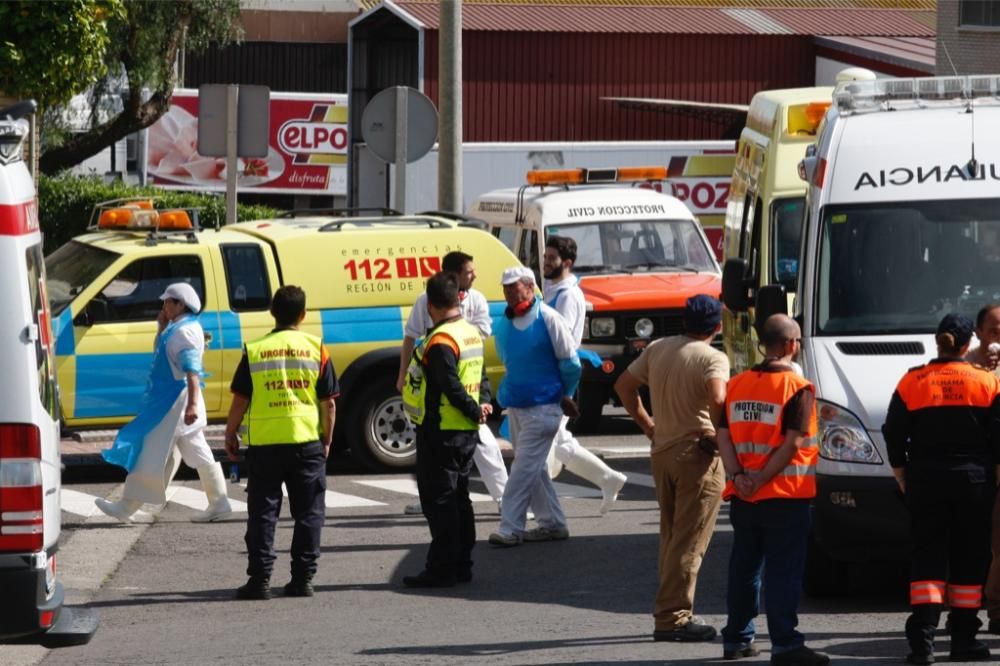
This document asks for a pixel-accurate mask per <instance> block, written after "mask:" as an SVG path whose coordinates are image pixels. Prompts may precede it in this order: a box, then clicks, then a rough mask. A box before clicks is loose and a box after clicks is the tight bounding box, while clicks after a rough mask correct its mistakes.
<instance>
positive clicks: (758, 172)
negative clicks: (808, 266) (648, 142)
mask: <svg viewBox="0 0 1000 666" xmlns="http://www.w3.org/2000/svg"><path fill="white" fill-rule="evenodd" d="M832 94H833V88H827V87H817V88H795V89H791V90H766V91H763V92H759V93H757V94H756V95H754V97H753V100H752V101H751V102H750V111H749V112H748V114H747V126H746V127H745V128H744V129H743V132H742V133H741V134H740V141H739V145H738V146H737V153H736V166H735V168H734V170H733V182H732V185H731V186H730V190H729V205H728V206H727V208H726V221H725V236H724V244H723V253H724V260H725V261H724V264H723V274H724V275H726V276H729V278H728V279H727V280H724V282H723V284H724V285H726V284H729V285H731V286H732V287H733V291H734V292H735V293H734V294H730V295H727V294H726V292H725V287H724V288H723V298H724V300H725V302H726V309H725V311H724V312H723V316H722V335H723V341H724V343H725V347H726V354H727V355H728V356H729V362H730V365H731V367H732V370H733V372H741V371H743V370H745V369H747V368H749V367H751V366H753V365H755V364H756V363H758V362H759V361H760V360H761V357H760V352H759V350H758V348H757V332H756V329H755V327H754V325H753V324H754V321H753V310H754V307H753V299H752V296H751V294H755V293H756V292H757V290H759V289H760V287H763V286H766V285H773V284H779V285H782V286H784V288H785V292H786V293H787V294H794V293H795V284H796V280H797V277H798V264H799V241H800V240H801V233H802V211H803V209H804V208H805V201H806V186H805V183H803V182H802V180H801V179H800V178H799V173H798V163H799V160H801V159H802V158H803V156H804V155H805V151H806V146H808V145H810V144H811V143H813V142H814V141H815V140H816V128H817V126H818V125H819V122H820V120H822V118H823V113H824V112H825V111H826V109H827V108H828V107H829V106H830V99H831V95H832ZM727 296H728V297H727Z"/></svg>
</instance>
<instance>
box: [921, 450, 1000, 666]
mask: <svg viewBox="0 0 1000 666" xmlns="http://www.w3.org/2000/svg"><path fill="white" fill-rule="evenodd" d="M994 475H995V472H994V468H993V467H992V466H985V465H981V464H975V463H967V464H963V465H958V466H953V467H951V468H947V467H945V466H943V465H934V466H931V465H913V464H911V465H909V466H907V468H906V504H907V508H908V509H909V512H910V533H911V535H912V537H913V561H912V568H911V572H910V580H911V581H912V585H913V586H920V585H922V588H921V589H920V591H918V592H917V593H916V595H917V596H916V597H914V594H915V593H914V592H913V591H912V587H911V608H912V614H911V615H910V617H909V619H908V620H907V622H906V637H907V639H908V640H909V642H910V647H911V649H913V650H914V651H915V652H917V653H920V654H926V653H928V652H929V651H930V649H931V647H932V645H933V640H934V629H935V628H936V627H937V625H938V622H939V621H940V618H941V612H942V610H943V609H944V606H945V604H946V603H948V602H949V599H948V598H947V596H948V595H958V594H963V595H966V596H965V597H964V600H963V599H962V598H960V597H959V596H955V598H954V599H952V600H951V602H950V604H949V605H950V606H951V611H950V614H949V618H948V619H949V626H950V628H951V640H952V649H956V648H957V649H962V648H963V647H964V646H967V645H968V644H970V643H972V642H973V641H974V640H975V636H976V631H977V630H978V629H979V627H980V624H981V623H980V622H979V619H978V618H977V614H978V611H979V603H976V602H975V601H974V599H975V596H976V594H977V592H978V595H979V597H980V598H981V596H982V585H983V581H984V580H985V579H986V571H987V569H988V568H989V564H990V530H991V526H992V523H991V519H992V518H991V517H992V511H993V496H994V492H995V476H994ZM929 581H930V582H933V581H938V582H945V583H946V584H947V587H946V594H945V596H944V598H943V599H941V601H940V603H937V602H935V601H934V598H933V597H931V598H928V596H927V594H926V588H927V585H926V583H927V582H929ZM955 586H957V587H958V589H957V590H956V589H954V588H955ZM970 603H971V607H970Z"/></svg>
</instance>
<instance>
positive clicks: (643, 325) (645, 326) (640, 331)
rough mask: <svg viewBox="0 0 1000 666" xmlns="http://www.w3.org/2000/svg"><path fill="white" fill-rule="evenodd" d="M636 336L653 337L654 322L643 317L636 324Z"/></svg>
mask: <svg viewBox="0 0 1000 666" xmlns="http://www.w3.org/2000/svg"><path fill="white" fill-rule="evenodd" d="M635 334H636V335H638V336H639V337H640V338H651V337H653V320H652V319H649V318H648V317H643V318H642V319H640V320H639V321H637V322H635Z"/></svg>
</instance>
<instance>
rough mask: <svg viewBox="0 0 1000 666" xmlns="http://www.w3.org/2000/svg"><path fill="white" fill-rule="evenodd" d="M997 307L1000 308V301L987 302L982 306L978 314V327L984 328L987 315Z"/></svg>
mask: <svg viewBox="0 0 1000 666" xmlns="http://www.w3.org/2000/svg"><path fill="white" fill-rule="evenodd" d="M997 308H1000V303H987V304H986V305H984V306H983V307H981V308H980V309H979V313H978V314H977V315H976V328H982V327H983V322H984V321H985V320H986V315H988V314H989V313H990V312H992V311H993V310H996V309H997Z"/></svg>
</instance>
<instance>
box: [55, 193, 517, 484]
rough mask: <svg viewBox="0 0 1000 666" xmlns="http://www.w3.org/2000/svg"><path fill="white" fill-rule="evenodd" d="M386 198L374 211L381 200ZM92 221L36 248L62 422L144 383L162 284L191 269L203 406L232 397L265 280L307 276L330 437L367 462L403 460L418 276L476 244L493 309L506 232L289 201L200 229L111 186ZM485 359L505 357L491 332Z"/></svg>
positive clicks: (213, 414)
mask: <svg viewBox="0 0 1000 666" xmlns="http://www.w3.org/2000/svg"><path fill="white" fill-rule="evenodd" d="M380 212H381V211H380ZM95 219H96V220H97V221H96V223H94V224H92V226H93V231H92V232H90V233H88V234H86V235H83V236H80V237H78V238H75V239H74V240H72V241H70V242H69V243H67V244H66V245H64V246H63V247H61V248H59V249H58V250H56V251H55V252H54V253H53V254H51V255H50V256H49V257H47V258H46V260H45V263H46V269H47V271H48V274H49V285H50V286H49V292H50V295H51V299H52V306H53V317H54V331H55V333H54V334H55V347H56V362H57V371H58V378H59V382H60V387H61V403H62V411H63V415H64V419H65V424H66V425H67V426H68V427H70V428H77V429H82V428H96V427H104V426H113V425H116V424H121V423H123V422H126V421H127V420H129V419H130V418H131V417H132V416H133V415H134V414H135V413H136V410H137V408H138V405H139V402H140V399H141V396H142V392H143V390H144V388H145V382H146V377H147V375H148V372H149V367H150V363H151V360H152V354H153V339H154V337H155V335H156V315H157V312H159V310H160V307H161V303H160V300H159V297H160V294H162V293H163V290H164V288H165V287H166V286H167V285H168V284H170V283H172V282H181V281H183V282H188V283H190V284H191V285H192V286H193V287H194V288H195V290H196V291H197V292H198V295H199V296H200V297H201V299H202V303H203V304H204V306H203V310H202V313H201V315H200V316H199V320H200V322H201V325H202V327H203V328H204V330H205V336H206V342H207V345H206V351H205V359H204V366H205V372H206V376H205V378H204V382H205V390H204V396H205V404H206V408H207V410H208V416H209V419H210V420H211V419H214V420H217V421H218V420H223V419H224V418H225V415H226V413H227V411H228V409H229V403H230V392H229V382H230V380H231V378H232V375H233V371H234V370H235V369H236V366H237V364H238V362H239V360H240V357H241V354H242V350H243V345H244V344H245V343H246V342H248V341H251V340H255V339H257V338H259V337H261V336H262V335H264V334H265V333H267V332H268V331H270V330H271V329H272V327H273V323H274V322H273V319H272V318H271V315H270V314H269V312H268V309H269V307H270V303H271V295H272V294H273V293H274V291H275V290H276V289H277V288H278V287H279V286H281V285H283V284H295V285H298V286H301V287H302V288H303V289H304V290H305V292H306V296H307V305H308V308H309V310H308V313H307V315H306V319H305V322H304V324H303V330H305V331H307V332H310V333H314V334H316V335H320V336H322V338H323V341H324V343H325V344H326V345H327V347H328V349H329V350H330V354H331V356H332V358H333V361H334V367H335V368H336V371H337V374H338V377H339V379H340V387H341V397H340V398H339V400H338V414H337V427H336V432H337V443H338V445H341V446H348V447H350V449H351V451H352V453H353V455H354V456H355V457H356V458H357V459H358V460H359V461H361V462H362V463H364V464H365V465H366V466H368V467H370V468H373V469H378V468H385V467H404V466H409V465H411V464H413V462H414V459H415V436H414V431H413V427H412V425H411V424H410V423H409V421H408V420H407V419H406V416H405V414H404V412H403V409H402V402H401V399H400V396H399V394H398V393H397V391H396V389H395V380H396V374H397V369H398V367H399V353H400V343H401V340H402V338H403V326H404V323H405V321H406V318H407V317H408V316H409V313H410V309H411V307H412V305H413V302H414V301H415V300H416V298H417V296H418V295H419V294H420V293H421V291H422V290H423V288H424V282H425V281H426V279H427V278H428V277H430V276H431V275H433V274H434V273H435V272H437V271H438V270H440V267H441V258H442V257H443V256H444V255H445V254H447V253H448V252H451V251H453V250H461V251H462V252H466V253H468V254H470V255H472V256H473V257H474V258H475V261H476V270H477V273H478V274H479V280H478V281H477V282H476V285H475V287H476V288H477V289H479V290H480V291H482V292H483V294H484V295H485V296H486V298H487V300H488V301H489V303H490V308H491V313H493V314H494V316H497V315H500V314H502V312H503V309H504V307H505V306H506V303H505V302H504V299H503V292H502V289H501V286H500V275H501V273H502V271H503V270H504V269H505V268H509V267H510V266H514V265H517V264H518V261H517V258H516V257H514V255H513V254H511V252H510V251H509V250H508V249H507V248H506V247H504V245H503V244H502V243H501V242H500V241H498V240H497V239H496V238H494V237H492V236H491V235H490V234H488V233H486V232H485V231H484V230H483V229H481V228H477V227H476V225H475V224H473V223H470V222H468V221H466V220H464V218H460V217H458V216H456V217H455V218H454V219H449V218H446V217H442V216H441V215H440V214H435V215H399V214H379V215H375V216H362V217H340V216H338V215H337V214H334V213H331V214H322V215H321V214H311V213H307V214H305V215H296V214H294V213H293V214H290V215H289V216H288V217H284V218H278V219H270V220H258V221H254V222H245V223H241V224H235V225H229V226H225V227H222V228H221V229H214V230H211V229H210V230H200V229H198V228H197V225H196V224H194V225H193V224H192V220H191V215H190V214H189V212H186V211H174V212H169V213H168V212H164V211H155V210H152V206H151V205H149V204H148V203H141V204H137V203H136V202H121V201H119V202H109V203H108V204H107V205H103V206H101V207H100V209H99V210H98V211H97V212H96V213H95ZM486 349H487V366H488V372H489V374H490V377H491V380H493V381H494V382H496V381H498V379H499V376H500V374H501V373H502V365H501V364H500V362H499V360H498V359H497V357H496V355H495V352H494V348H493V343H492V341H487V344H486Z"/></svg>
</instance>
